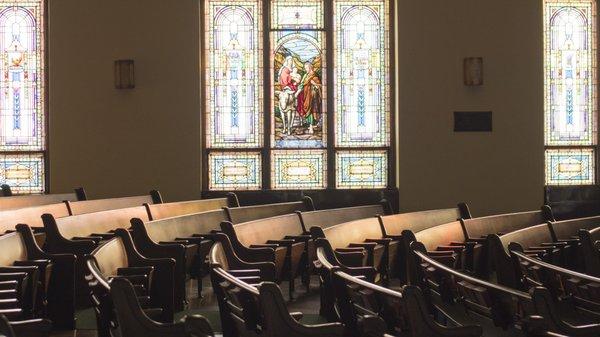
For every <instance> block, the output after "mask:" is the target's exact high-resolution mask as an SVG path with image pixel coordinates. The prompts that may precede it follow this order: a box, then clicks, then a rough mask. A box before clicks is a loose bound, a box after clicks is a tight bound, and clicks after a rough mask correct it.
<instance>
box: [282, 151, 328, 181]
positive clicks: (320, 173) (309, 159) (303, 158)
mask: <svg viewBox="0 0 600 337" xmlns="http://www.w3.org/2000/svg"><path fill="white" fill-rule="evenodd" d="M271 158H272V163H273V164H272V165H273V170H272V179H271V183H272V188H273V189H276V190H285V189H324V188H325V187H327V178H326V177H327V160H326V153H325V151H323V150H301V151H273V152H272V156H271Z"/></svg>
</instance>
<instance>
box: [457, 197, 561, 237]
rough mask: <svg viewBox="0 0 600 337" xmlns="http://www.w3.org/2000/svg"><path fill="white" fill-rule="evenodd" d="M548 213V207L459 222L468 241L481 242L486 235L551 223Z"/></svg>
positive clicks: (501, 233)
mask: <svg viewBox="0 0 600 337" xmlns="http://www.w3.org/2000/svg"><path fill="white" fill-rule="evenodd" d="M549 212H550V211H549V209H548V207H547V206H545V207H543V208H542V210H539V211H530V212H519V213H508V214H499V215H491V216H484V217H480V218H474V219H463V220H462V221H461V222H462V225H463V227H464V230H465V234H466V236H467V238H468V239H471V240H478V239H481V240H482V241H483V240H485V238H486V237H487V236H488V234H498V235H503V234H506V233H510V232H514V231H516V230H519V229H523V228H527V227H530V226H535V225H539V224H541V223H544V222H547V221H552V220H553V219H552V217H551V216H550V215H549V214H551V213H549Z"/></svg>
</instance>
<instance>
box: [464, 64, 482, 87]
mask: <svg viewBox="0 0 600 337" xmlns="http://www.w3.org/2000/svg"><path fill="white" fill-rule="evenodd" d="M463 72H464V81H465V85H466V86H470V87H475V86H480V85H483V57H467V58H465V60H464V63H463Z"/></svg>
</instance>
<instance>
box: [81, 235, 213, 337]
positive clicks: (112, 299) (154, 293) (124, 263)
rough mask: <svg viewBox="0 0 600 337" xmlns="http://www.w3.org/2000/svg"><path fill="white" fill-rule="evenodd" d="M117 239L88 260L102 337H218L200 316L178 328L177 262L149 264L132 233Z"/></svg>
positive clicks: (92, 292) (154, 261)
mask: <svg viewBox="0 0 600 337" xmlns="http://www.w3.org/2000/svg"><path fill="white" fill-rule="evenodd" d="M115 234H116V237H115V238H114V239H112V240H110V241H108V242H106V243H105V244H103V245H102V246H100V247H98V248H97V249H96V250H95V251H94V252H93V253H92V254H91V255H88V256H86V257H85V264H86V267H87V273H88V274H87V276H86V279H87V280H88V284H89V287H90V290H91V291H90V296H91V300H92V303H93V306H94V311H95V313H96V321H97V329H98V336H99V337H111V336H114V335H120V336H136V337H149V336H155V337H158V336H173V337H188V336H191V332H194V333H196V334H194V336H212V330H211V329H210V325H209V324H208V322H207V321H206V320H205V319H204V318H202V317H200V316H195V317H193V316H192V317H187V318H186V319H185V322H179V323H172V321H173V286H174V283H173V272H174V268H175V262H174V261H173V260H172V259H148V258H145V257H144V256H142V255H140V254H139V253H138V252H137V251H136V250H135V247H134V245H133V241H132V240H131V237H130V235H129V233H128V232H127V231H126V230H124V229H117V230H116V231H115Z"/></svg>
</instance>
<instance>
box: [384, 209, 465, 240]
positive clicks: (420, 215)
mask: <svg viewBox="0 0 600 337" xmlns="http://www.w3.org/2000/svg"><path fill="white" fill-rule="evenodd" d="M458 219H471V212H470V211H469V207H468V206H467V204H465V203H460V204H458V206H457V207H456V208H447V209H436V210H428V211H420V212H411V213H401V214H393V215H386V216H381V217H380V218H379V221H380V223H381V227H382V230H383V232H384V235H385V236H386V237H400V236H401V235H402V231H403V230H406V229H410V230H412V231H413V232H414V233H416V232H420V231H422V230H425V229H427V228H431V227H435V226H438V225H441V224H445V223H449V222H452V221H457V220H458Z"/></svg>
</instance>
